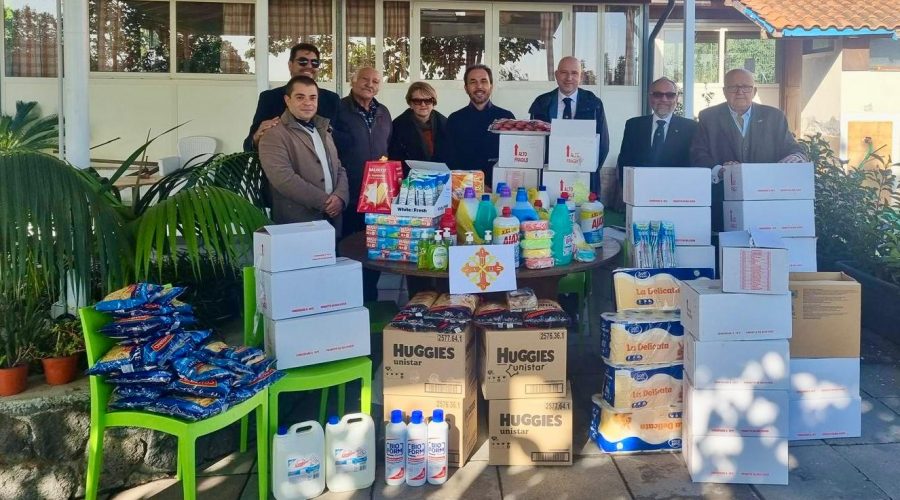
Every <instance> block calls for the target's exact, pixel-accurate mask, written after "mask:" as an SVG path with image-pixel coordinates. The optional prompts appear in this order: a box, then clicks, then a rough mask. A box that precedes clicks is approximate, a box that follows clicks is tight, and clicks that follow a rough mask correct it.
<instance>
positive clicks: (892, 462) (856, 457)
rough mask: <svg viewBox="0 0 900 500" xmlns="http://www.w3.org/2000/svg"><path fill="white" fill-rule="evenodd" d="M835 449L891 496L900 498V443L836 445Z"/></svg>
mask: <svg viewBox="0 0 900 500" xmlns="http://www.w3.org/2000/svg"><path fill="white" fill-rule="evenodd" d="M834 449H835V450H836V451H837V452H838V453H840V454H841V456H843V457H844V458H846V459H847V461H849V462H850V463H852V464H853V465H854V466H855V467H856V468H857V469H859V471H860V472H862V473H863V474H865V476H866V477H868V478H869V479H870V480H871V481H872V482H874V483H875V484H876V485H877V486H878V487H879V488H881V490H882V491H884V492H885V493H886V494H887V495H888V496H889V497H891V498H900V478H898V477H897V456H898V455H900V444H867V445H860V446H836V447H835V448H834Z"/></svg>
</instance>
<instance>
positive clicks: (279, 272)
mask: <svg viewBox="0 0 900 500" xmlns="http://www.w3.org/2000/svg"><path fill="white" fill-rule="evenodd" d="M253 246H254V256H255V257H254V260H255V266H256V307H257V311H259V312H260V313H261V314H262V315H263V316H264V317H265V346H266V354H267V355H269V356H271V357H273V358H275V359H276V362H277V366H278V369H279V370H284V369H288V368H295V367H298V366H307V365H314V364H318V363H325V362H329V361H338V360H341V359H347V358H354V357H357V356H367V355H369V351H370V344H369V311H368V310H367V309H366V308H365V307H363V298H362V265H361V264H360V263H359V262H356V261H353V260H350V259H344V258H336V257H335V253H336V252H335V238H334V228H333V227H332V226H331V225H330V224H328V223H327V222H325V221H314V222H304V223H297V224H283V225H276V226H266V227H264V228H263V229H261V230H259V231H257V232H256V233H255V234H254V235H253ZM326 332H327V334H325V333H326Z"/></svg>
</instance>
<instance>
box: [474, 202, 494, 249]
mask: <svg viewBox="0 0 900 500" xmlns="http://www.w3.org/2000/svg"><path fill="white" fill-rule="evenodd" d="M496 218H497V207H495V206H494V204H493V203H491V195H489V194H483V195H481V201H480V202H479V203H478V210H477V211H476V212H475V235H476V236H477V238H478V239H480V240H484V233H485V231H490V230H491V228H492V227H494V219H496Z"/></svg>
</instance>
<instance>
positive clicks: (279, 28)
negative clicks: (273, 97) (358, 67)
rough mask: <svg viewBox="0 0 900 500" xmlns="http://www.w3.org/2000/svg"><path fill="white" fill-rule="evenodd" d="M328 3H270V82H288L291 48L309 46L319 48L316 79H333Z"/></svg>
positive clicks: (292, 0)
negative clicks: (319, 62) (319, 64)
mask: <svg viewBox="0 0 900 500" xmlns="http://www.w3.org/2000/svg"><path fill="white" fill-rule="evenodd" d="M332 12H333V9H332V1H331V0H269V79H270V80H272V81H276V82H286V81H288V80H290V79H291V72H290V70H289V68H288V62H289V61H288V60H289V59H290V57H291V47H293V46H294V45H297V44H298V43H311V44H313V45H315V46H316V48H318V49H319V59H320V60H321V62H322V65H321V66H319V72H318V74H317V79H318V80H319V81H320V82H327V81H331V80H333V79H334V31H333V29H332V26H333V24H334V23H333V22H332Z"/></svg>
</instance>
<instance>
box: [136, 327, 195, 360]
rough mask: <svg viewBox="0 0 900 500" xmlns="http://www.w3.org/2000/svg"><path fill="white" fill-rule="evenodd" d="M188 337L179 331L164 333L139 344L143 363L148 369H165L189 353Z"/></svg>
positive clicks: (190, 345) (190, 346)
mask: <svg viewBox="0 0 900 500" xmlns="http://www.w3.org/2000/svg"><path fill="white" fill-rule="evenodd" d="M192 348H193V345H192V344H191V337H190V335H187V334H185V332H183V331H181V330H176V331H174V332H169V333H166V334H164V335H162V336H160V337H157V338H155V339H153V340H149V341H147V342H145V343H144V344H141V352H142V353H143V355H142V356H143V359H144V363H145V365H146V366H147V367H148V368H165V367H167V366H168V365H169V364H170V363H171V362H172V361H174V360H175V359H178V358H180V357H183V356H185V355H187V354H188V353H190V352H191V349H192Z"/></svg>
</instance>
